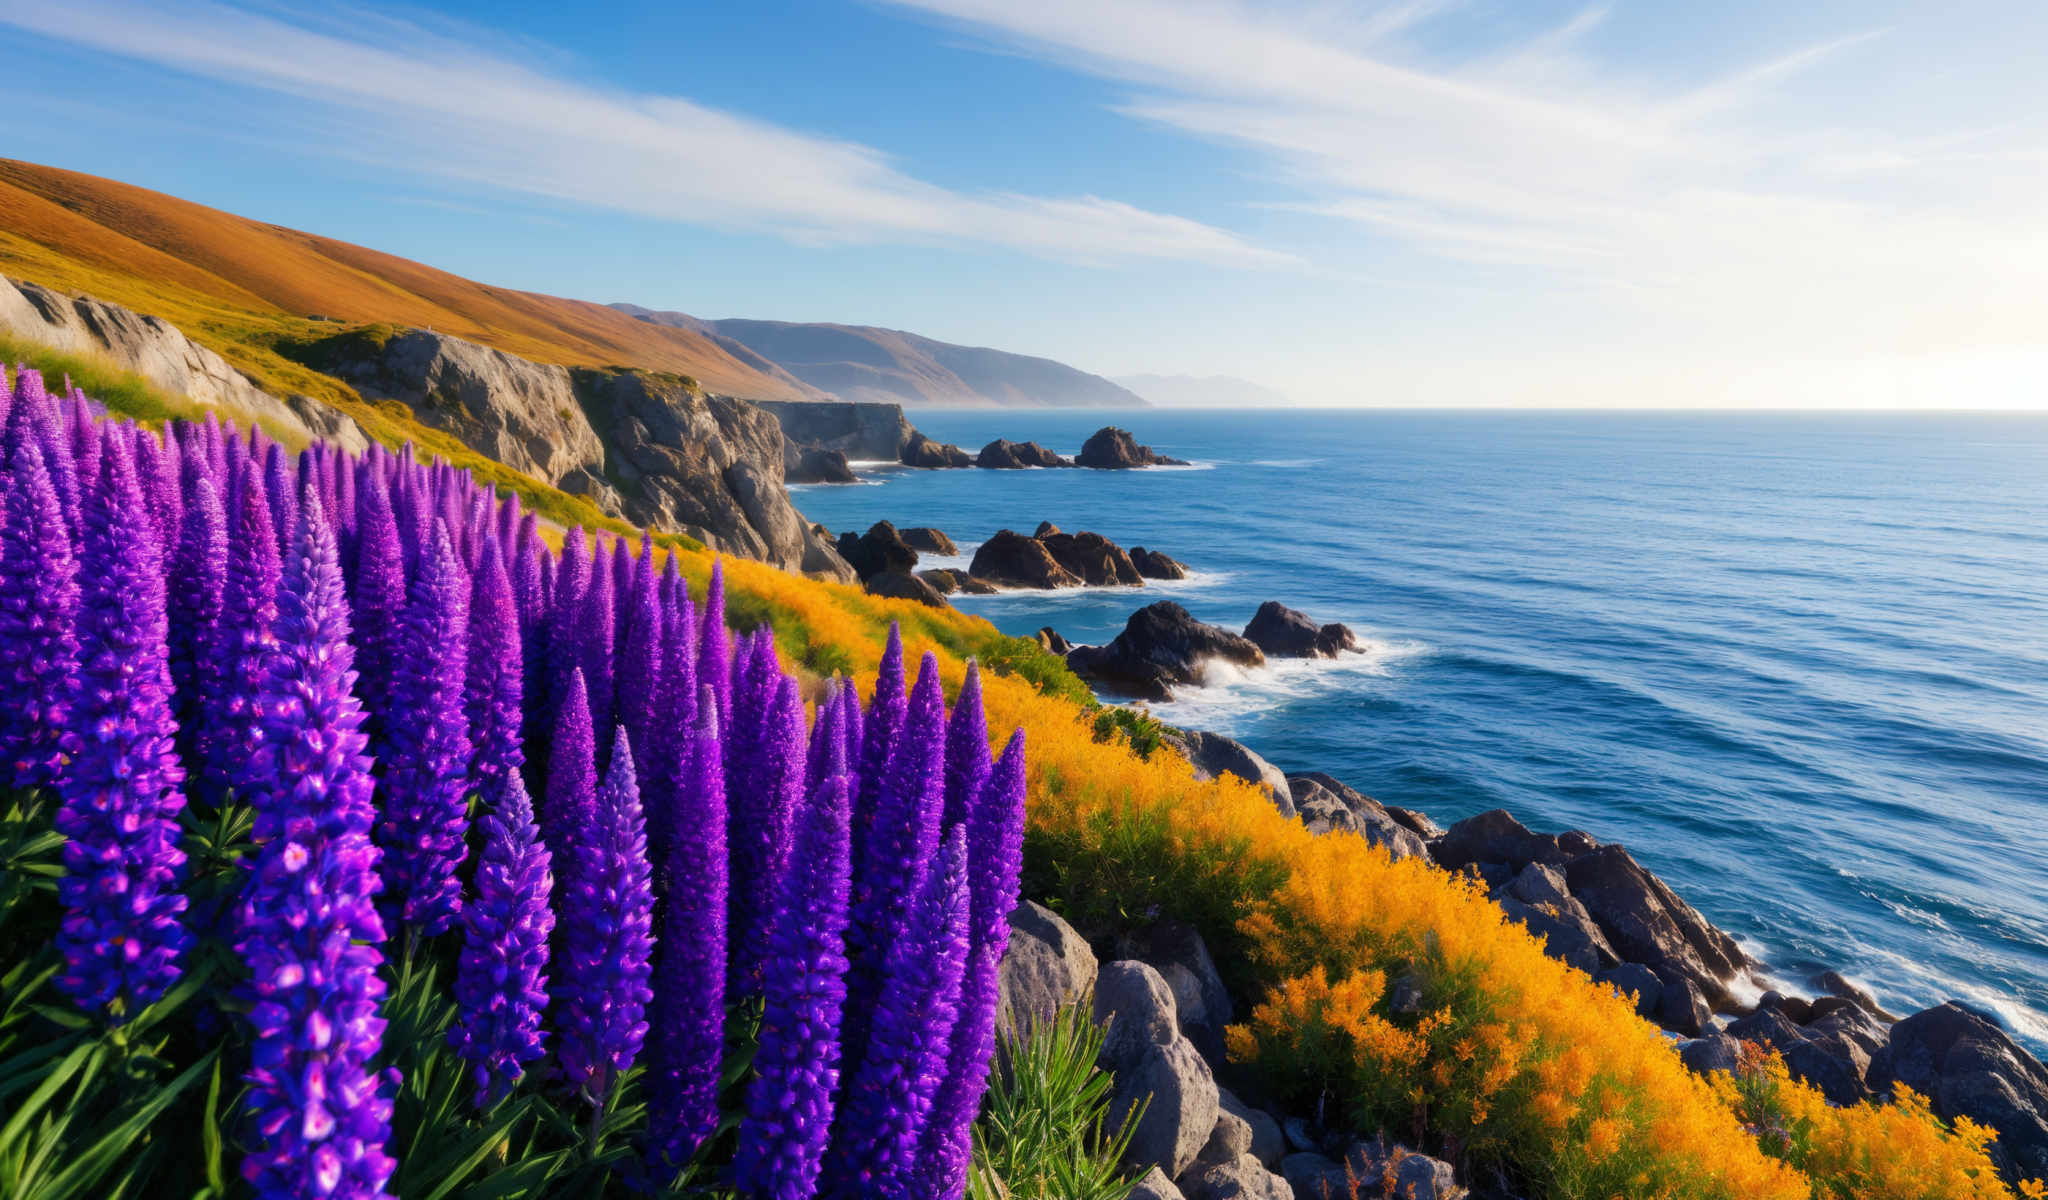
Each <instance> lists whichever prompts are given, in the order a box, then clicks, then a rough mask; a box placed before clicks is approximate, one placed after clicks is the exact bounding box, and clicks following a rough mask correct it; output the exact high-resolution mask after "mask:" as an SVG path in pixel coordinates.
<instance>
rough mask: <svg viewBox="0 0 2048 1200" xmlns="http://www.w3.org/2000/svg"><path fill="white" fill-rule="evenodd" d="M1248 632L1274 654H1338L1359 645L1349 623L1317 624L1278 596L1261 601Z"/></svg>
mask: <svg viewBox="0 0 2048 1200" xmlns="http://www.w3.org/2000/svg"><path fill="white" fill-rule="evenodd" d="M1244 636H1245V640H1246V641H1248V642H1251V643H1252V644H1253V645H1255V646H1257V647H1258V648H1259V649H1261V650H1264V651H1265V652H1266V654H1267V656H1268V657H1271V658H1335V657H1337V656H1338V655H1340V654H1344V653H1347V652H1349V651H1353V650H1357V649H1358V638H1357V637H1356V636H1354V635H1353V634H1352V632H1351V630H1350V628H1349V627H1348V626H1344V625H1339V624H1337V623H1335V622H1334V621H1333V622H1331V623H1330V624H1328V625H1317V624H1316V623H1315V622H1314V621H1312V620H1310V619H1309V618H1308V615H1307V614H1305V613H1301V612H1297V611H1295V610H1294V609H1291V608H1289V607H1287V606H1286V605H1284V604H1282V603H1280V602H1279V601H1278V600H1268V601H1266V602H1265V603H1264V604H1261V605H1259V611H1258V612H1256V613H1254V614H1253V615H1252V619H1251V622H1250V623H1249V624H1247V625H1246V626H1245V627H1244Z"/></svg>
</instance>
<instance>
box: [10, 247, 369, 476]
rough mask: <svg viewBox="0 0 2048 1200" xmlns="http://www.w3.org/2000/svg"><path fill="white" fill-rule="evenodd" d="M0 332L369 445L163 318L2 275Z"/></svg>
mask: <svg viewBox="0 0 2048 1200" xmlns="http://www.w3.org/2000/svg"><path fill="white" fill-rule="evenodd" d="M0 330H5V331H7V332H8V333H11V334H13V335H14V336H16V337H19V338H22V339H24V340H26V341H30V342H35V343H37V344H39V345H44V346H48V347H49V348H50V349H52V350H56V351H59V352H61V353H65V354H77V355H84V356H87V357H92V358H99V359H103V360H105V361H107V362H109V363H112V364H113V365H115V366H117V367H120V368H121V369H122V370H125V371H133V372H134V373H135V374H137V375H140V376H141V377H142V378H144V379H146V380H148V381H149V382H150V383H151V384H153V385H155V386H156V387H158V388H160V389H162V390H163V391H166V392H169V393H172V394H173V395H179V396H184V397H186V398H187V399H189V400H191V401H192V402H194V403H196V404H204V405H210V406H213V407H217V408H222V409H225V410H228V415H230V416H235V415H241V416H244V417H261V418H263V419H264V420H266V421H269V422H272V423H273V424H274V425H276V426H278V427H281V428H282V429H285V430H290V431H293V432H296V433H298V434H300V435H301V436H303V437H306V438H309V439H310V438H324V439H326V440H327V441H330V442H334V443H336V444H338V445H340V446H342V447H344V448H346V449H349V450H352V451H362V450H364V449H367V448H368V447H369V439H367V438H366V437H364V436H363V431H362V429H361V428H360V427H359V426H357V425H356V423H355V421H353V420H352V419H350V418H349V417H348V416H346V415H344V414H342V413H338V412H336V411H334V410H333V409H332V408H329V407H328V406H326V405H324V404H322V403H320V402H319V401H317V400H313V399H311V398H309V397H306V396H288V397H286V398H284V399H279V398H277V397H276V396H273V395H271V394H269V393H268V392H264V391H260V390H258V388H257V387H256V385H255V384H253V383H251V382H249V379H248V377H247V376H245V375H243V374H242V373H241V372H240V371H237V370H235V368H234V367H232V366H230V365H229V364H228V361H227V360H226V359H224V358H222V357H221V356H220V355H218V354H215V353H214V352H213V351H211V350H208V349H207V348H206V347H204V346H202V345H200V344H199V343H197V342H194V341H193V340H191V339H190V338H188V337H186V336H185V335H184V334H182V333H180V332H179V331H178V330H177V329H176V328H174V327H173V326H172V325H171V324H170V322H168V321H165V320H164V319H162V318H161V317H152V316H145V315H143V314H142V313H138V312H135V311H134V310H132V309H127V308H123V307H121V306H120V305H118V304H108V303H106V302H105V301H101V300H95V299H93V298H92V297H90V296H66V295H63V294H62V293H59V292H54V291H51V290H50V289H49V288H46V287H43V286H41V285H40V284H34V283H22V282H16V281H15V280H11V279H4V278H0Z"/></svg>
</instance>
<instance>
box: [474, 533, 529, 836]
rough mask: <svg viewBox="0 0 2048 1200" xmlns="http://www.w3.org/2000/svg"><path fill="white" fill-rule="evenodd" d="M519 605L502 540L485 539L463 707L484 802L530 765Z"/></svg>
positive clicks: (477, 781) (477, 780)
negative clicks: (507, 571) (524, 729)
mask: <svg viewBox="0 0 2048 1200" xmlns="http://www.w3.org/2000/svg"><path fill="white" fill-rule="evenodd" d="M519 656H520V638H519V605H518V601H517V599H516V597H515V596H514V595H513V592H512V581H511V579H510V578H509V577H507V575H506V574H505V560H504V556H503V554H502V552H501V551H500V549H499V545H498V539H497V538H495V537H487V538H486V539H485V541H484V547H483V561H482V563H481V565H480V567H479V569H478V571H477V577H476V594H475V596H474V597H472V604H471V608H470V614H469V675H468V679H467V681H466V683H465V684H464V689H465V692H464V695H465V699H464V702H463V703H464V705H465V707H466V710H467V712H468V714H469V736H470V740H471V741H472V742H473V743H474V744H475V747H476V758H475V761H474V762H473V763H472V764H471V766H470V773H471V774H472V775H473V776H474V777H475V781H476V790H477V792H478V794H480V795H484V796H496V795H499V794H501V793H502V792H503V791H504V788H505V784H506V781H507V780H508V779H510V778H511V777H513V776H515V775H517V774H519V770H520V768H521V767H522V766H524V765H525V763H526V753H525V749H524V745H525V743H524V739H523V738H522V737H521V729H520V722H521V720H522V719H523V717H522V713H521V708H520V706H521V704H522V703H523V702H524V698H525V688H526V680H525V674H524V668H523V667H522V666H521V664H520V658H519Z"/></svg>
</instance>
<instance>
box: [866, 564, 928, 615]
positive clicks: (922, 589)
mask: <svg viewBox="0 0 2048 1200" xmlns="http://www.w3.org/2000/svg"><path fill="white" fill-rule="evenodd" d="M861 586H862V587H864V588H866V589H867V592H868V594H869V595H870V596H888V597H890V598H892V599H896V600H915V601H917V602H918V603H919V604H922V605H924V606H925V607H927V608H947V607H950V605H948V604H947V603H946V597H945V596H944V595H942V594H941V593H940V592H939V590H938V589H937V588H935V587H933V586H932V585H931V582H930V581H929V580H925V579H919V578H918V577H917V576H915V575H905V574H902V573H901V572H898V571H882V572H879V573H878V574H874V575H870V576H868V577H867V578H866V579H865V580H863V581H862V583H861Z"/></svg>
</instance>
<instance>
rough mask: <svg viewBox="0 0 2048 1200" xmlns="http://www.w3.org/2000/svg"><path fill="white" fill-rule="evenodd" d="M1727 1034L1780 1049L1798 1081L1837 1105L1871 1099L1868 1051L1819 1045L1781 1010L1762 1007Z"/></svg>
mask: <svg viewBox="0 0 2048 1200" xmlns="http://www.w3.org/2000/svg"><path fill="white" fill-rule="evenodd" d="M1726 1032H1727V1036H1729V1037H1731V1038H1734V1039H1736V1040H1737V1041H1743V1042H1756V1043H1759V1044H1761V1045H1765V1046H1769V1047H1771V1048H1772V1049H1774V1050H1776V1051H1777V1052H1778V1053H1779V1054H1780V1055H1782V1056H1783V1057H1784V1059H1785V1067H1786V1069H1787V1070H1789V1071H1790V1072H1791V1073H1792V1077H1793V1078H1794V1079H1798V1080H1802V1081H1804V1082H1806V1083H1809V1084H1811V1085H1813V1086H1814V1087H1816V1088H1818V1089H1820V1093H1821V1094H1822V1095H1823V1096H1826V1097H1827V1098H1828V1099H1829V1100H1831V1101H1833V1102H1834V1103H1836V1104H1855V1103H1857V1102H1858V1101H1860V1100H1865V1099H1868V1098H1869V1096H1870V1089H1869V1088H1868V1087H1867V1086H1865V1082H1864V1076H1865V1073H1866V1072H1867V1070H1868V1068H1869V1065H1870V1056H1869V1054H1868V1053H1867V1052H1865V1051H1863V1050H1862V1049H1861V1048H1860V1047H1857V1046H1855V1045H1854V1044H1853V1043H1849V1042H1846V1041H1844V1040H1841V1039H1834V1040H1831V1041H1830V1042H1826V1043H1822V1042H1817V1041H1815V1040H1814V1039H1812V1038H1810V1037H1808V1036H1807V1033H1806V1031H1805V1030H1803V1029H1801V1028H1800V1027H1799V1026H1798V1025H1797V1024H1796V1023H1794V1022H1793V1020H1792V1019H1791V1017H1789V1016H1787V1015H1786V1014H1785V1012H1784V1011H1782V1010H1781V1009H1778V1008H1759V1009H1757V1010H1756V1011H1755V1012H1753V1013H1751V1014H1749V1015H1748V1016H1746V1017H1743V1018H1742V1019H1741V1020H1739V1021H1735V1022H1732V1023H1731V1024H1730V1025H1729V1026H1728V1029H1727V1031H1726Z"/></svg>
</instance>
